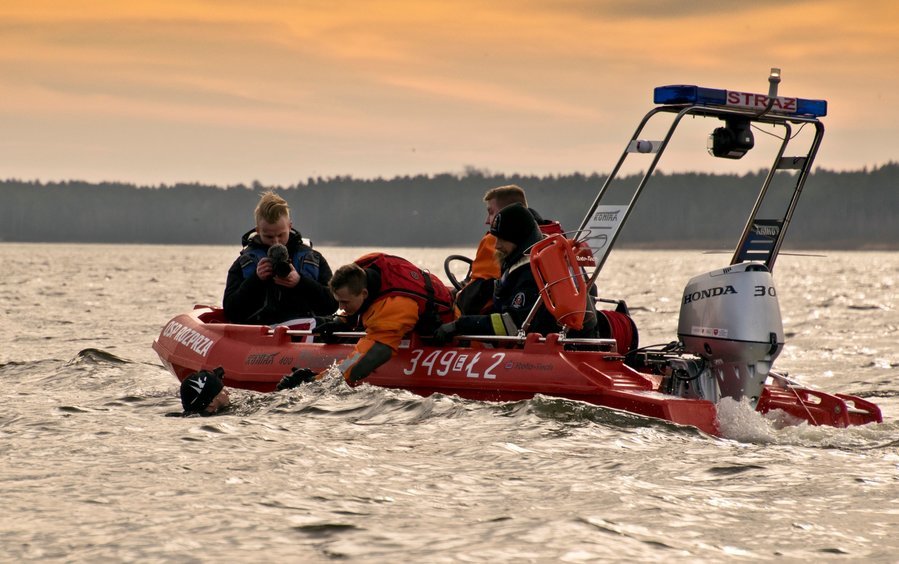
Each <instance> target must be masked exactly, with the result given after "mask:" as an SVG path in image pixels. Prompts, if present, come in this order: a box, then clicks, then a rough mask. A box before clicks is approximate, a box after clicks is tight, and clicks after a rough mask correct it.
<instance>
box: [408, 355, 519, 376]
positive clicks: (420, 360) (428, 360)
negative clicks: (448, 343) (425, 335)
mask: <svg viewBox="0 0 899 564" xmlns="http://www.w3.org/2000/svg"><path fill="white" fill-rule="evenodd" d="M482 356H483V359H482V358H481V357H482ZM505 358H506V353H501V352H498V353H493V354H489V355H488V354H483V355H482V354H481V353H480V352H476V353H474V354H470V353H467V352H465V353H460V352H459V351H454V350H436V351H431V352H430V353H428V354H427V355H425V351H424V349H415V350H414V351H412V357H411V358H410V359H409V366H408V368H406V369H404V370H403V374H405V375H407V376H411V375H413V374H415V373H421V372H427V374H428V376H446V375H447V374H449V373H451V372H452V373H454V374H464V375H465V376H466V377H467V378H483V379H485V380H495V379H496V373H495V372H494V369H496V367H497V366H499V365H500V364H501V363H502V362H503V360H504V359H505Z"/></svg>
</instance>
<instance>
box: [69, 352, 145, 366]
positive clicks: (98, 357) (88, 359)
mask: <svg viewBox="0 0 899 564" xmlns="http://www.w3.org/2000/svg"><path fill="white" fill-rule="evenodd" d="M130 362H131V361H130V360H126V359H124V358H122V357H119V356H116V355H114V354H112V353H111V352H107V351H104V350H101V349H93V348H87V349H82V350H80V351H78V354H76V355H75V356H74V357H73V358H72V360H70V361H69V362H67V363H66V365H67V366H72V365H78V364H129V363H130Z"/></svg>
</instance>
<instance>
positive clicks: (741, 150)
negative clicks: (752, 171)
mask: <svg viewBox="0 0 899 564" xmlns="http://www.w3.org/2000/svg"><path fill="white" fill-rule="evenodd" d="M724 122H725V124H726V125H725V127H718V128H716V129H715V131H713V132H712V133H711V134H710V135H709V140H708V149H709V154H710V155H712V156H714V157H721V158H724V159H741V158H743V155H745V154H746V153H747V152H748V151H749V150H750V149H752V147H753V146H755V137H753V135H752V129H750V123H749V120H748V119H746V118H739V117H732V118H727V119H725V120H724Z"/></svg>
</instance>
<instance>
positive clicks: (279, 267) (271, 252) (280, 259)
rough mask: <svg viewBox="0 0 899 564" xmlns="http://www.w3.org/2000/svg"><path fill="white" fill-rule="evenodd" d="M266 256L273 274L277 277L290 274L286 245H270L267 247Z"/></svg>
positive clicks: (288, 254)
mask: <svg viewBox="0 0 899 564" xmlns="http://www.w3.org/2000/svg"><path fill="white" fill-rule="evenodd" d="M268 258H269V259H271V261H272V268H273V272H274V273H275V276H277V277H278V278H286V277H288V276H290V253H288V252H287V247H285V246H284V245H281V244H277V245H272V246H271V247H269V248H268Z"/></svg>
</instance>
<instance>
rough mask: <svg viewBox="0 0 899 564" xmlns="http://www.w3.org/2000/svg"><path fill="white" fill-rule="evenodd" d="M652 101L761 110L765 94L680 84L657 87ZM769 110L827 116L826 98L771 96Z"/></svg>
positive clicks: (766, 102)
mask: <svg viewBox="0 0 899 564" xmlns="http://www.w3.org/2000/svg"><path fill="white" fill-rule="evenodd" d="M653 102H655V103H656V104H692V105H697V106H724V107H728V108H741V109H748V110H764V109H765V107H766V106H767V105H768V97H767V96H765V95H764V94H753V93H750V92H738V91H736V90H722V89H720V88H704V87H702V86H692V85H684V84H673V85H670V86H657V87H656V89H655V92H654V94H653ZM771 113H776V114H793V115H801V116H811V117H822V116H826V115H827V100H807V99H805V98H787V97H784V96H778V97H777V98H775V99H774V104H773V106H772V107H771Z"/></svg>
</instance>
